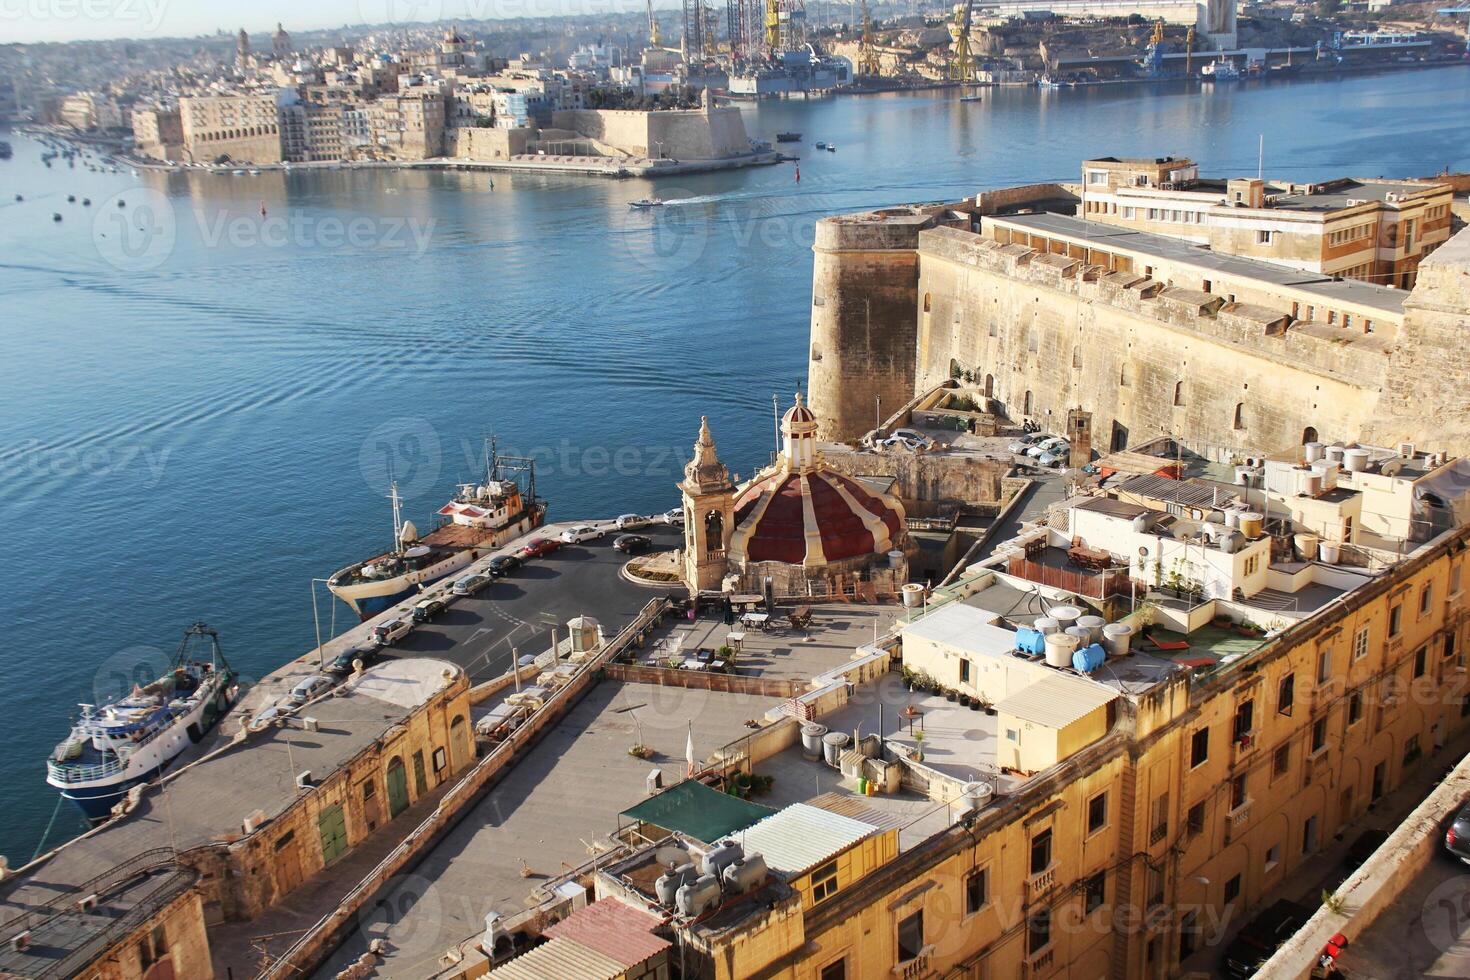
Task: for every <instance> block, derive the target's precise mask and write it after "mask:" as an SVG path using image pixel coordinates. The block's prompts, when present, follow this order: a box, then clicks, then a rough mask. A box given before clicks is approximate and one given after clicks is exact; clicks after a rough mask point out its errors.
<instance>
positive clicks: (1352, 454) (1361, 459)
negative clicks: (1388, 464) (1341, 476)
mask: <svg viewBox="0 0 1470 980" xmlns="http://www.w3.org/2000/svg"><path fill="white" fill-rule="evenodd" d="M1342 466H1343V469H1345V470H1347V471H1348V472H1349V473H1363V472H1365V471H1366V470H1367V469H1368V450H1366V449H1344V450H1343V453H1342Z"/></svg>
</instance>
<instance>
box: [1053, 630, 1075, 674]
mask: <svg viewBox="0 0 1470 980" xmlns="http://www.w3.org/2000/svg"><path fill="white" fill-rule="evenodd" d="M1076 650H1077V637H1075V636H1071V635H1069V634H1067V633H1053V634H1051V635H1050V636H1048V637H1047V638H1046V662H1047V665H1048V666H1051V667H1066V666H1068V665H1069V664H1071V663H1072V654H1073V653H1075V652H1076Z"/></svg>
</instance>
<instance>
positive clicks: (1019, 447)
mask: <svg viewBox="0 0 1470 980" xmlns="http://www.w3.org/2000/svg"><path fill="white" fill-rule="evenodd" d="M1045 438H1046V436H1044V435H1042V434H1041V433H1040V432H1028V433H1027V434H1026V435H1024V436H1022V437H1021V438H1019V439H1017V440H1016V441H1015V442H1013V443H1011V444H1010V445H1009V446H1007V447H1006V449H1007V450H1009V451H1010V452H1013V453H1015V454H1016V455H1017V456H1021V455H1024V454H1025V452H1026V450H1028V449H1030V448H1031V447H1032V446H1034V445H1036V444H1037V443H1038V442H1041V441H1042V440H1043V439H1045Z"/></svg>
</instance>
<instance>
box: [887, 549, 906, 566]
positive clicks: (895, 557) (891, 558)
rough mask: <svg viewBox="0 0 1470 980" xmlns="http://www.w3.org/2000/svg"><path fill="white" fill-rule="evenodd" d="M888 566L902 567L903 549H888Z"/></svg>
mask: <svg viewBox="0 0 1470 980" xmlns="http://www.w3.org/2000/svg"><path fill="white" fill-rule="evenodd" d="M888 567H889V568H902V567H903V551H902V550H900V549H898V548H895V549H893V550H892V551H890V552H889V553H888Z"/></svg>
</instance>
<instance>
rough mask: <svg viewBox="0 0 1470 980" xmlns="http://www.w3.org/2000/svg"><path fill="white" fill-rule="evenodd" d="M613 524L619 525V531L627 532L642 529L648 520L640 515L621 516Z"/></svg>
mask: <svg viewBox="0 0 1470 980" xmlns="http://www.w3.org/2000/svg"><path fill="white" fill-rule="evenodd" d="M613 523H615V524H616V525H617V527H618V530H619V531H626V530H628V529H630V528H635V527H642V526H643V525H645V524H647V523H648V518H646V517H643V516H642V515H640V514H620V515H618V519H617V520H616V521H614V522H613Z"/></svg>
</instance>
